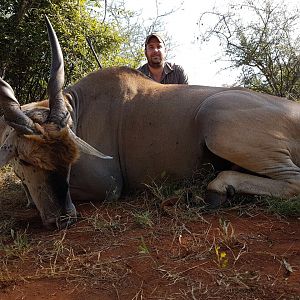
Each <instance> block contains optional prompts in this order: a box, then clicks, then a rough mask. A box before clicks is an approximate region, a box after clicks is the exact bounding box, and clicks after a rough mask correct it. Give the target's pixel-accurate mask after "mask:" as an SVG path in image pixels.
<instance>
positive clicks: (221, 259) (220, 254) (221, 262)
mask: <svg viewBox="0 0 300 300" xmlns="http://www.w3.org/2000/svg"><path fill="white" fill-rule="evenodd" d="M215 253H216V256H217V263H218V266H219V267H220V268H226V267H227V265H228V256H227V253H226V251H224V250H221V247H220V246H218V245H215Z"/></svg>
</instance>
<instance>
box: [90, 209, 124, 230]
mask: <svg viewBox="0 0 300 300" xmlns="http://www.w3.org/2000/svg"><path fill="white" fill-rule="evenodd" d="M88 222H89V223H90V224H91V225H92V226H93V228H94V229H95V230H97V231H101V232H105V231H109V232H110V233H112V234H113V233H114V232H115V231H121V230H122V224H121V217H120V215H116V216H115V217H114V218H112V217H111V216H109V215H108V220H107V219H106V218H104V216H103V215H102V214H99V213H96V214H94V215H93V216H91V217H89V218H88Z"/></svg>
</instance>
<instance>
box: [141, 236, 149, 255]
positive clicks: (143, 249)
mask: <svg viewBox="0 0 300 300" xmlns="http://www.w3.org/2000/svg"><path fill="white" fill-rule="evenodd" d="M139 253H141V254H149V253H150V250H149V248H148V247H147V245H146V243H145V240H144V238H143V237H141V244H140V245H139Z"/></svg>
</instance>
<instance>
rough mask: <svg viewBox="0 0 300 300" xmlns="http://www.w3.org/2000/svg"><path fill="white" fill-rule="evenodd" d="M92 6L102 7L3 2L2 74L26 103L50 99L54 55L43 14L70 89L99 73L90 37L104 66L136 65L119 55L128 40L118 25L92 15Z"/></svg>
mask: <svg viewBox="0 0 300 300" xmlns="http://www.w3.org/2000/svg"><path fill="white" fill-rule="evenodd" d="M2 2H5V3H2ZM91 2H97V3H98V4H99V1H86V0H80V1H78V0H76V1H75V0H56V1H50V0H42V1H37V0H32V1H21V0H5V1H4V0H1V6H0V30H1V36H0V44H1V48H0V75H1V76H3V78H4V79H5V80H6V81H8V82H9V83H10V84H11V86H12V87H13V89H14V91H15V94H16V97H17V99H18V100H19V102H20V103H21V104H23V103H27V102H31V101H35V100H39V99H43V98H45V97H46V87H47V81H48V76H49V68H50V58H51V51H50V47H49V42H48V37H47V31H46V25H45V21H44V15H47V16H48V17H49V19H50V21H51V23H52V25H53V27H54V29H55V31H56V33H57V36H58V39H59V41H60V44H61V47H62V49H63V54H64V58H65V72H66V85H69V84H71V83H74V82H75V81H77V80H78V79H80V78H82V77H83V76H84V75H86V74H87V73H89V72H91V71H94V70H96V69H97V68H98V65H97V62H96V60H95V57H94V56H93V54H92V52H91V50H90V49H89V46H88V44H87V42H86V38H87V37H88V38H90V39H91V41H92V44H93V46H94V48H95V51H96V53H98V54H100V55H101V64H102V65H103V66H104V67H106V66H113V65H114V66H115V65H125V64H127V65H128V64H129V65H130V64H133V60H132V58H129V57H124V56H123V57H122V56H120V55H119V53H120V52H121V46H122V44H123V43H124V42H126V37H125V36H124V35H122V33H121V32H119V31H118V28H117V27H116V26H115V25H114V24H107V23H104V22H101V21H100V20H99V18H98V17H99V16H97V15H95V14H94V15H93V14H91V11H90V10H89V9H88V7H87V4H90V3H91ZM102 3H103V2H102ZM93 4H95V3H93ZM98 6H100V5H98Z"/></svg>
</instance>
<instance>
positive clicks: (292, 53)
mask: <svg viewBox="0 0 300 300" xmlns="http://www.w3.org/2000/svg"><path fill="white" fill-rule="evenodd" d="M245 16H246V17H245ZM208 19H209V21H210V24H211V20H212V19H214V22H213V26H209V27H207V26H205V24H206V21H208ZM299 21H300V14H299V10H298V9H291V8H290V7H289V6H288V5H287V4H286V3H284V2H280V4H276V3H274V2H271V1H269V0H262V1H255V2H254V1H252V0H246V1H244V2H243V4H231V5H229V10H228V11H227V12H220V11H218V10H217V9H216V8H215V9H213V11H211V12H205V13H203V14H202V15H201V17H200V20H199V26H200V28H201V29H200V37H201V39H202V40H203V41H208V40H210V39H212V38H217V40H218V41H219V43H220V45H221V46H222V48H223V50H224V55H225V57H227V58H228V59H229V61H230V67H229V68H239V69H241V75H240V78H239V79H240V84H241V85H243V86H245V87H248V88H252V89H254V90H257V91H263V92H267V93H269V94H274V95H277V96H285V97H288V98H290V99H294V100H296V99H299V98H300V71H299V70H300V69H299V67H300V53H299V49H300V35H299V26H300V22H299ZM297 30H298V31H297ZM219 59H220V58H219Z"/></svg>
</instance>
